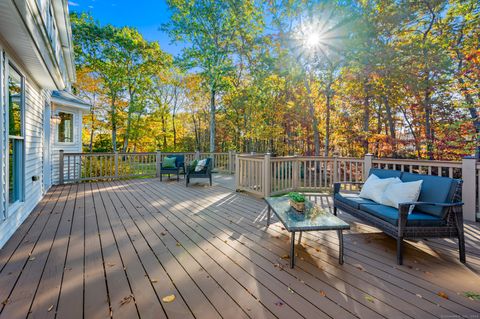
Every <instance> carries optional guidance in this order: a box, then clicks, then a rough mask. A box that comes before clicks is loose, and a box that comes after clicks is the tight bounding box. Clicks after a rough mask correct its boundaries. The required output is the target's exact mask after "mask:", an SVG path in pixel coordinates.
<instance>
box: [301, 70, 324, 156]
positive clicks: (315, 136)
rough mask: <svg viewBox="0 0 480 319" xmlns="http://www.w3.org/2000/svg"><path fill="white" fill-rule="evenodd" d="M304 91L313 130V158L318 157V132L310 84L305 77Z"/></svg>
mask: <svg viewBox="0 0 480 319" xmlns="http://www.w3.org/2000/svg"><path fill="white" fill-rule="evenodd" d="M304 83H305V89H306V90H307V95H308V96H307V102H308V110H309V113H310V117H311V118H312V129H313V144H314V147H315V156H319V155H320V134H319V132H318V120H317V117H316V116H315V106H314V105H313V101H312V90H311V89H310V83H308V79H307V78H306V77H305V80H304Z"/></svg>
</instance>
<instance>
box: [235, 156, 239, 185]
mask: <svg viewBox="0 0 480 319" xmlns="http://www.w3.org/2000/svg"><path fill="white" fill-rule="evenodd" d="M239 189H240V158H239V156H238V154H235V191H238V190H239Z"/></svg>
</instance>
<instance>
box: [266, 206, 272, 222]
mask: <svg viewBox="0 0 480 319" xmlns="http://www.w3.org/2000/svg"><path fill="white" fill-rule="evenodd" d="M270 213H271V208H270V205H268V211H267V227H268V226H270Z"/></svg>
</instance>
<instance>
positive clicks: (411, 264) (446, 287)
mask: <svg viewBox="0 0 480 319" xmlns="http://www.w3.org/2000/svg"><path fill="white" fill-rule="evenodd" d="M318 200H319V202H320V203H323V204H324V205H328V204H329V197H328V196H321V197H319V198H318ZM340 217H341V218H344V219H345V220H347V221H349V222H350V223H351V225H352V230H351V231H350V232H348V233H347V234H346V235H345V264H344V265H343V266H340V265H339V264H338V262H337V258H338V257H337V256H338V255H337V253H338V241H337V238H336V234H335V232H321V233H320V232H314V233H305V234H304V236H303V242H302V246H301V247H298V248H297V251H298V254H299V255H298V257H297V264H296V268H295V269H293V270H292V269H290V268H288V255H287V254H288V251H289V236H288V233H287V232H286V231H285V230H284V229H283V228H282V225H281V224H280V223H279V222H276V219H273V221H274V222H276V223H274V224H273V225H271V226H270V227H269V228H268V229H266V227H265V218H266V216H265V204H264V202H263V201H262V200H258V199H255V198H252V197H249V196H247V195H244V194H238V193H233V192H232V191H231V190H229V189H227V188H223V187H220V186H213V187H205V186H200V185H197V186H193V187H189V188H185V186H184V183H183V182H180V183H177V182H174V181H172V182H163V183H160V182H159V181H158V180H157V179H143V180H130V181H116V182H105V183H85V184H75V185H66V186H58V187H54V188H53V189H52V190H51V191H50V192H49V193H48V194H47V196H46V197H45V198H44V200H43V201H42V202H41V203H40V204H39V205H38V207H37V208H36V210H35V211H34V212H33V213H32V214H31V215H30V217H29V218H28V219H27V220H26V221H25V222H24V223H23V225H22V226H21V227H20V228H19V229H18V231H17V232H16V233H15V234H14V236H13V237H12V238H11V240H10V241H9V242H8V243H7V244H6V245H5V247H4V248H3V249H2V250H0V301H2V303H1V304H0V307H1V308H0V310H1V312H0V317H1V318H9V319H10V318H25V317H32V318H53V317H57V318H71V319H74V318H108V317H114V318H167V317H168V318H220V317H223V318H228V319H232V318H247V317H250V318H274V317H280V318H301V317H308V318H329V317H330V318H354V317H360V318H369V319H370V318H383V317H386V318H422V319H424V318H434V317H436V318H439V317H441V318H453V317H455V318H456V317H468V318H478V317H479V313H480V301H474V300H471V299H469V298H467V297H465V296H464V292H467V291H473V292H476V293H480V277H479V273H480V245H479V244H480V227H479V225H478V224H469V225H466V232H467V252H468V255H467V261H468V263H467V265H462V264H460V263H459V261H458V256H457V253H456V243H455V242H454V241H451V240H431V241H420V242H416V243H415V242H409V244H407V245H406V254H405V265H404V266H397V265H396V264H395V251H394V248H395V242H394V240H393V239H390V238H388V237H386V236H385V235H384V234H382V233H380V232H378V231H377V230H375V229H374V228H371V227H368V226H366V225H363V224H361V223H359V222H356V221H355V220H354V219H352V218H351V217H349V216H348V215H345V214H341V215H340ZM169 295H174V296H175V300H174V301H173V302H164V301H162V298H164V297H165V296H169Z"/></svg>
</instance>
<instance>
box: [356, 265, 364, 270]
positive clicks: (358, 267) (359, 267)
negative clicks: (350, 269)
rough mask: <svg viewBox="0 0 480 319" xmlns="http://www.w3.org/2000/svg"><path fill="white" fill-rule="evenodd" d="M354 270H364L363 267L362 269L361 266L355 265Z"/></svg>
mask: <svg viewBox="0 0 480 319" xmlns="http://www.w3.org/2000/svg"><path fill="white" fill-rule="evenodd" d="M355 268H357V269H358V270H361V271H363V270H364V269H363V267H362V265H360V264H356V265H355Z"/></svg>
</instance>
